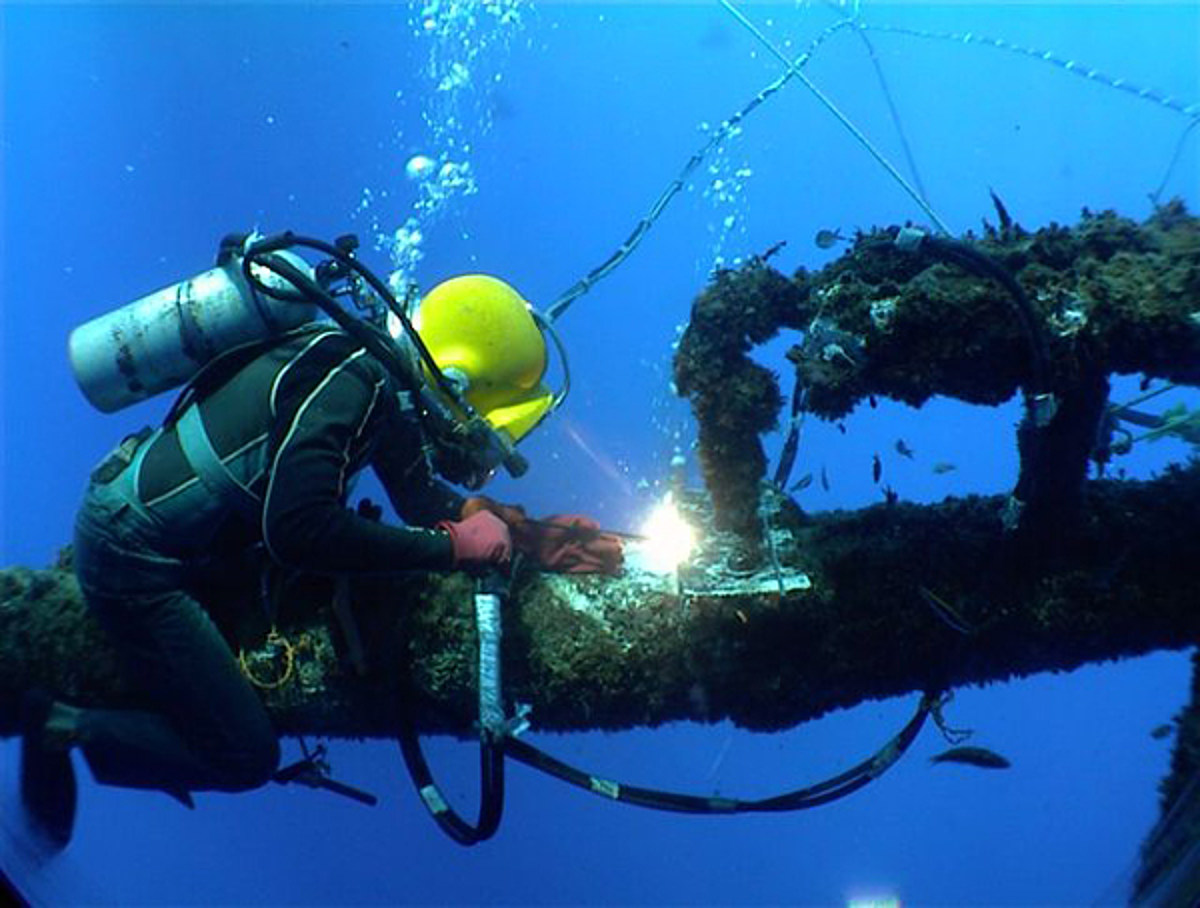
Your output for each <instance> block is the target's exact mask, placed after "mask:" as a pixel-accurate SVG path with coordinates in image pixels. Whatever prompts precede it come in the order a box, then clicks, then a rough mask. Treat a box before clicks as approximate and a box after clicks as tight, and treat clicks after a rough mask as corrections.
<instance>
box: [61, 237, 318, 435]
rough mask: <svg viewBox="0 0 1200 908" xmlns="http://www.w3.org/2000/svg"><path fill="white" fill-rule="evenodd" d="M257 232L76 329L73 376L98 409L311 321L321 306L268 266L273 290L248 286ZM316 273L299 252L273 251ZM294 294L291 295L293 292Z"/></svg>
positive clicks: (151, 391) (144, 394)
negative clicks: (197, 269)
mask: <svg viewBox="0 0 1200 908" xmlns="http://www.w3.org/2000/svg"><path fill="white" fill-rule="evenodd" d="M256 239H257V237H255V236H253V235H251V236H249V237H247V236H244V235H237V234H232V235H230V236H227V237H226V238H225V239H223V240H222V241H221V246H220V251H219V252H218V254H217V264H216V267H215V268H210V269H209V270H208V271H205V272H203V273H201V274H198V275H196V276H195V277H191V278H188V279H187V280H185V281H181V282H179V283H178V284H173V285H172V286H170V287H164V288H163V289H161V290H158V291H156V292H154V293H151V294H150V295H149V296H144V297H142V298H141V299H139V300H135V301H134V302H132V303H129V304H128V305H126V306H122V307H121V308H120V309H117V310H115V311H113V312H109V313H107V314H105V315H101V316H99V317H98V318H95V319H92V320H91V321H89V322H87V323H85V324H82V325H80V326H79V327H77V328H76V329H75V330H74V331H72V332H71V336H70V339H69V340H68V351H69V355H70V359H71V369H72V371H73V372H74V373H75V381H76V383H77V384H78V385H79V387H80V390H82V391H83V393H84V396H85V397H87V399H88V401H89V402H90V403H91V404H92V405H93V406H95V407H96V408H97V409H98V410H101V411H103V412H105V413H112V412H114V411H116V410H121V409H124V408H125V407H128V406H130V405H132V404H135V403H138V402H139V401H143V400H146V399H147V398H150V397H153V396H154V395H156V394H159V393H161V392H163V391H169V390H171V389H172V388H176V387H178V386H180V385H182V384H183V383H184V382H186V381H188V380H189V379H190V378H192V377H193V376H194V375H195V374H196V373H197V372H198V371H199V370H200V369H201V368H202V367H203V366H204V365H205V364H206V363H208V362H209V361H211V360H212V359H214V358H216V356H217V355H219V354H221V353H223V352H225V351H227V350H231V349H233V348H234V347H238V346H241V345H243V344H246V343H252V342H255V341H260V340H265V339H266V338H268V337H271V336H273V335H276V334H281V333H283V332H284V331H288V330H290V329H292V328H296V327H299V326H300V325H302V324H305V323H306V322H310V321H312V320H313V319H315V318H316V317H317V315H318V314H319V310H318V307H317V306H316V305H315V304H314V303H313V302H312V301H311V300H309V299H307V298H306V297H304V296H303V295H301V294H299V293H296V292H295V291H294V290H293V289H292V285H291V284H290V283H289V282H288V281H286V280H285V279H283V278H282V277H280V276H279V275H277V274H275V273H274V272H271V271H269V270H268V269H263V272H264V273H263V275H262V276H261V280H262V281H263V283H264V284H266V285H267V286H269V287H270V288H271V289H272V290H274V291H277V292H276V293H271V294H266V293H260V292H258V290H257V289H256V288H251V286H250V284H249V283H248V282H247V280H246V276H245V274H244V269H243V264H244V263H243V259H244V256H245V252H246V250H247V249H249V247H250V245H251V243H252V242H253V241H254V240H256ZM275 254H276V255H278V256H281V257H283V258H285V259H286V260H287V261H288V262H289V263H290V264H292V265H293V266H295V267H296V268H298V269H300V270H301V271H302V272H303V273H304V274H305V275H311V274H312V269H311V268H310V267H309V265H308V263H306V262H305V261H304V259H302V258H301V257H300V256H298V255H296V254H295V253H292V252H288V251H278V252H276V253H275ZM289 290H291V291H292V292H291V293H289V292H288V291H289Z"/></svg>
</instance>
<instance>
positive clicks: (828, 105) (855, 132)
mask: <svg viewBox="0 0 1200 908" xmlns="http://www.w3.org/2000/svg"><path fill="white" fill-rule="evenodd" d="M718 2H719V3H720V4H721V5H722V6H723V7H725V9H726V10H728V11H729V13H730V15H732V16H733V17H734V18H735V19H737V20H738V22H740V23H741V24H742V25H743V26H744V27H745V28H746V30H747V31H749V32H750V34H752V35H754V37H755V38H757V39H758V41H759V43H761V44H762V45H763V47H765V48H766V49H767V50H769V51H770V52H771V53H772V54H773V55H774V56H775V58H776V59H777V60H779V61H780V62H781V63H782V64H783V65H784V66H786V67H787V68H788V69H789V70H790V71H791V72H792V73H793V74H794V75H795V76H796V78H797V79H799V80H800V81H801V82H802V83H804V87H805V88H807V89H808V90H809V91H811V92H812V93H813V95H814V96H815V97H816V99H817V100H818V101H820V102H821V103H822V104H823V105H825V109H826V110H828V111H829V112H830V113H831V114H833V115H834V116H835V117H837V120H838V122H839V123H841V124H842V126H844V127H845V128H846V129H847V130H848V131H849V133H850V134H851V135H852V136H854V138H855V139H857V140H858V143H859V144H860V145H862V147H863V148H865V149H866V150H867V152H868V153H869V154H870V155H871V157H873V158H874V159H875V160H876V161H877V162H878V163H879V164H880V166H881V167H883V169H884V170H886V171H887V172H888V173H889V174H890V175H891V177H892V179H893V180H895V181H896V182H897V183H899V184H900V186H901V188H903V189H904V191H905V192H907V193H908V194H909V196H911V197H912V200H913V201H914V202H916V203H917V205H918V206H920V208H921V210H922V211H924V212H925V214H926V216H928V218H929V219H930V220H931V221H933V223H934V224H935V225H936V227H937V229H938V230H939V231H940V232H941V233H944V234H946V235H947V236H951V235H952V234H951V233H950V228H949V227H947V226H946V223H945V221H943V220H942V219H941V218H940V217H938V215H937V212H935V211H934V210H933V209H932V208H931V207H930V206H929V203H928V202H926V201H925V200H924V199H923V198H922V197H921V194H920V193H919V192H917V190H916V189H914V188H913V186H912V184H911V183H909V182H908V180H906V179H904V175H903V174H902V173H900V171H898V170H897V169H896V168H895V167H894V166H893V165H892V163H891V162H890V161H888V159H887V158H885V157H884V156H883V153H882V152H880V151H879V150H878V149H877V148H876V147H875V146H874V145H872V144H871V140H870V139H868V138H867V137H866V136H865V135H863V133H862V132H861V131H860V130H859V128H858V127H857V126H855V125H854V124H853V123H852V122H850V118H849V117H847V116H846V115H845V114H844V113H842V112H841V110H839V109H838V107H837V105H836V104H834V103H833V101H831V100H830V99H829V98H827V97H826V96H825V95H824V93H822V91H821V90H820V89H819V88H817V86H816V85H814V84H813V82H812V80H811V79H809V78H808V76H806V75H804V73H802V72H800V69H799V67H797V66H796V65H795V64H794V63H793V62H792V61H791V60H789V59H788V58H787V57H786V56H784V54H783V52H782V51H780V50H779V49H778V48H777V47H776V46H775V45H774V44H772V43H771V41H770V39H769V38H767V36H766V35H764V34H763V33H762V32H761V31H759V30H758V28H757V27H756V26H755V25H754V23H753V22H751V21H750V20H749V19H747V18H746V17H745V16H744V15H742V13H741V11H740V10H738V9H737V8H736V7H734V5H733V4H732V3H730V2H729V0H718Z"/></svg>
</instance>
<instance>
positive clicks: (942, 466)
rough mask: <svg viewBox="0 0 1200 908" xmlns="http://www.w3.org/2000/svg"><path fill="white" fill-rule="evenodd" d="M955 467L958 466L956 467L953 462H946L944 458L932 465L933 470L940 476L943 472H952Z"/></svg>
mask: <svg viewBox="0 0 1200 908" xmlns="http://www.w3.org/2000/svg"><path fill="white" fill-rule="evenodd" d="M957 469H958V467H956V466H955V465H954V464H952V463H947V462H946V461H944V460H939V461H938V462H937V463H935V464H934V465H933V472H934V473H936V474H937V475H939V476H941V475H942V474H943V473H953V472H954V471H955V470H957Z"/></svg>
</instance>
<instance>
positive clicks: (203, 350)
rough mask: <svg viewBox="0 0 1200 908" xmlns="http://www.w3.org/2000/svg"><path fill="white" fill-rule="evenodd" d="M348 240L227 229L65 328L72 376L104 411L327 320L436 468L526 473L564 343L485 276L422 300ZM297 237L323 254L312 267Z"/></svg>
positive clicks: (556, 400) (471, 479)
mask: <svg viewBox="0 0 1200 908" xmlns="http://www.w3.org/2000/svg"><path fill="white" fill-rule="evenodd" d="M357 248H358V239H357V237H355V236H353V235H346V236H343V237H340V238H338V239H337V240H336V241H335V242H334V243H332V244H331V243H326V242H324V241H321V240H316V239H312V238H309V237H303V236H298V235H296V234H293V233H291V232H288V233H282V234H278V235H276V236H271V237H262V236H260V235H258V234H249V235H245V234H231V235H229V236H227V237H225V238H224V239H223V240H222V241H221V244H220V248H219V251H218V254H217V261H216V265H215V266H214V267H213V268H210V269H208V270H207V271H204V272H202V273H200V274H197V275H195V276H194V277H190V278H188V279H186V280H183V281H180V282H179V283H177V284H173V285H171V286H169V287H164V288H163V289H161V290H158V291H156V292H154V293H151V294H150V295H148V296H145V297H142V298H141V299H138V300H135V301H134V302H132V303H129V304H128V305H126V306H123V307H121V308H119V309H116V310H115V311H112V312H109V313H106V314H105V315H102V316H99V317H98V318H95V319H93V320H92V321H89V322H87V323H85V324H83V325H80V326H79V327H77V328H76V329H75V330H74V331H72V332H71V336H70V339H69V342H68V351H69V356H70V360H71V367H72V370H73V372H74V374H75V380H76V382H77V383H78V384H79V387H80V389H81V390H82V391H83V393H84V396H86V397H87V399H88V401H90V402H91V403H92V405H93V406H95V407H96V408H97V409H99V410H101V411H103V412H105V413H112V412H115V411H117V410H121V409H124V408H125V407H128V406H130V405H132V404H135V403H138V402H140V401H143V400H146V399H148V398H150V397H153V396H155V395H157V394H160V393H162V392H164V391H169V390H171V389H174V388H177V387H180V386H181V385H184V384H185V383H188V382H191V381H192V380H193V379H195V378H196V376H197V375H198V374H199V373H200V372H201V371H202V370H203V371H207V370H208V369H211V368H215V367H216V366H217V364H218V363H219V362H221V361H223V360H225V359H226V357H230V356H231V355H232V354H235V353H238V352H241V353H243V354H245V353H246V352H247V351H253V350H254V349H256V348H259V347H261V348H263V349H266V348H267V347H268V346H269V345H270V344H271V343H272V342H273V341H274V340H275V339H277V338H279V337H280V336H282V335H283V334H286V333H288V332H291V331H294V330H296V329H302V328H303V327H304V326H307V325H310V324H314V323H317V322H319V321H321V320H323V319H328V320H331V321H333V322H334V323H335V324H336V325H337V326H338V327H339V328H341V329H342V330H343V331H345V332H346V333H347V334H349V335H350V336H351V337H353V338H354V339H355V340H356V341H357V342H358V343H360V344H361V345H362V346H363V347H364V348H365V349H366V350H367V351H368V353H370V354H371V355H372V356H373V357H375V359H377V360H378V361H379V362H380V363H381V364H382V365H383V366H384V367H385V368H386V369H387V371H388V372H389V373H390V374H391V375H392V376H393V377H394V378H395V380H396V382H397V384H398V386H399V389H400V391H401V392H404V394H405V399H406V400H407V401H408V402H409V403H410V404H411V406H413V407H414V408H415V410H416V412H417V415H418V417H419V418H420V420H421V423H422V426H423V428H424V429H425V433H426V436H427V437H428V438H429V439H430V441H431V443H432V444H431V447H432V450H431V456H432V459H433V463H434V466H435V468H436V469H437V470H438V472H439V473H441V474H442V475H443V476H445V477H446V478H447V479H448V480H450V481H451V482H455V483H458V484H460V485H463V486H466V487H467V488H478V487H479V486H481V485H482V484H483V483H484V482H486V481H487V479H488V478H489V477H490V476H491V474H492V473H493V472H494V471H495V470H496V469H497V468H499V467H501V466H503V467H504V469H505V470H506V471H507V472H508V473H509V474H510V475H512V476H520V475H522V474H523V473H524V472H525V470H526V469H527V467H528V464H527V462H526V460H525V458H524V457H523V456H522V455H521V454H519V453H518V452H517V451H516V449H515V444H516V442H517V441H518V440H520V439H521V438H522V437H524V436H525V435H526V434H528V432H529V431H531V430H532V429H533V428H534V427H535V426H537V425H539V424H540V423H541V421H542V420H543V419H545V417H546V416H548V415H549V414H550V413H551V412H553V411H554V410H555V409H557V408H558V406H560V405H561V404H562V402H563V400H564V399H565V398H566V395H567V391H568V390H569V387H570V373H569V370H568V368H567V361H566V351H565V349H564V348H563V345H562V342H561V341H560V340H559V337H558V335H557V333H556V332H555V331H554V329H553V326H552V325H551V324H550V321H549V320H548V319H546V318H545V317H544V316H542V315H540V314H539V313H538V312H537V311H536V310H534V309H533V307H532V306H530V305H529V304H528V303H527V302H525V301H524V300H523V299H522V298H521V297H520V295H519V294H518V293H517V292H516V291H515V290H514V289H513V288H511V287H509V286H508V285H507V284H505V283H504V282H503V281H500V280H499V279H497V278H493V277H490V276H488V275H464V276H460V277H458V278H452V279H451V280H449V281H446V282H444V283H443V284H440V285H438V286H437V287H435V288H434V289H433V290H431V291H430V293H429V294H427V296H426V298H425V301H423V302H421V303H420V304H419V305H417V300H416V297H417V294H416V293H415V288H410V289H409V291H408V292H407V293H406V294H405V296H406V298H405V300H404V301H403V302H401V301H400V300H398V299H397V298H396V296H395V295H394V294H393V292H392V290H391V288H390V287H389V286H388V285H387V283H385V282H384V281H382V280H381V279H380V278H379V277H378V276H376V275H375V274H374V273H373V272H372V271H370V269H368V268H367V267H366V266H364V265H363V264H362V263H361V262H360V261H359V260H358V259H357V258H356V257H355V255H354V253H355V250H356V249H357ZM298 249H306V250H310V251H313V252H316V253H319V254H320V255H323V256H324V258H323V259H321V260H320V261H319V263H318V264H317V265H316V266H315V267H314V266H312V265H310V264H309V263H308V261H306V259H305V258H303V257H302V256H301V255H300V254H299V253H298V252H297V250H298ZM343 300H349V301H350V303H351V305H350V306H349V307H347V306H346V305H344V304H343V302H342V301H343ZM423 317H424V318H423ZM422 320H423V321H424V322H425V324H422ZM414 322H416V323H417V324H416V325H414ZM418 328H420V332H421V333H419V332H418ZM423 334H424V335H425V336H426V337H427V338H428V340H426V337H423V336H422V335H423ZM546 335H549V336H550V338H551V339H552V340H553V341H554V345H555V348H556V349H557V350H558V354H559V358H560V361H561V364H562V373H563V381H562V386H561V388H559V389H558V390H556V391H551V390H550V389H549V388H547V387H546V385H545V384H543V382H542V379H543V377H544V375H545V372H546V367H547V353H546V344H545V336H546Z"/></svg>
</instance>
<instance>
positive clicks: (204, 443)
mask: <svg viewBox="0 0 1200 908" xmlns="http://www.w3.org/2000/svg"><path fill="white" fill-rule="evenodd" d="M175 431H176V433H177V434H178V436H179V447H180V448H182V449H183V456H184V459H185V460H187V462H188V465H189V466H190V467H191V468H192V470H193V471H194V472H195V474H196V478H197V479H199V480H200V482H201V483H203V484H204V487H205V488H206V489H208V490H209V491H210V492H211V493H212V494H213V495H215V496H216V497H217V498H218V499H219V500H220V501H222V502H224V503H225V504H226V505H228V506H229V507H230V508H232V509H233V510H234V511H237V513H239V514H240V515H241V516H242V517H244V518H246V520H248V521H249V522H250V523H252V524H257V523H258V521H259V519H260V517H261V515H262V501H261V500H260V499H259V498H258V496H257V495H255V494H254V493H253V492H251V491H250V490H249V489H247V488H246V487H245V486H244V485H242V484H241V483H240V482H239V481H238V480H237V478H236V477H235V476H234V475H233V474H232V473H231V472H229V467H227V466H225V463H224V462H223V461H222V460H221V457H220V455H218V454H217V450H216V448H214V447H213V444H212V439H210V438H209V437H208V431H207V430H206V429H205V428H204V419H203V418H202V417H201V416H200V407H199V405H197V404H194V403H193V404H192V405H191V406H189V407H186V408H185V409H184V411H183V413H182V415H180V417H179V421H178V422H177V423H176V424H175Z"/></svg>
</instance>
